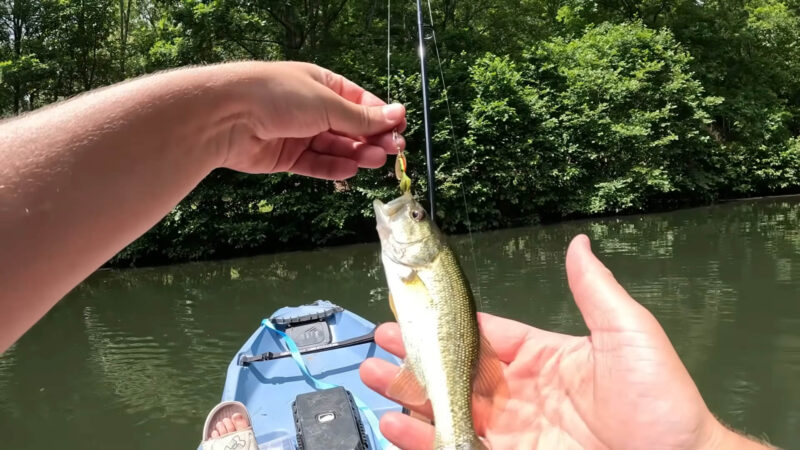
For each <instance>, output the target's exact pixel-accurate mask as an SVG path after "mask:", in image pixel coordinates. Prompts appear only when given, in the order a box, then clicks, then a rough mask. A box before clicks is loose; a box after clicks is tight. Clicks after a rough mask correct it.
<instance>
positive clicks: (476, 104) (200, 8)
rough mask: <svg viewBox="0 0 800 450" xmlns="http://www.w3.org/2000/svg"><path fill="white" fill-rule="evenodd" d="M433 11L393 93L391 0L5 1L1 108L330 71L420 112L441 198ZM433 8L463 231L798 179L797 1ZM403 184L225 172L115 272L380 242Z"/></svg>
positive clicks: (400, 36) (442, 109)
mask: <svg viewBox="0 0 800 450" xmlns="http://www.w3.org/2000/svg"><path fill="white" fill-rule="evenodd" d="M414 6H415V5H414V3H413V2H392V5H391V7H392V11H391V15H392V25H391V33H392V77H391V80H390V85H391V86H390V88H389V92H387V87H386V83H387V79H386V69H385V67H386V66H385V64H386V61H385V57H386V47H385V46H386V40H385V39H386V37H385V36H386V26H387V22H386V16H387V11H386V4H383V3H380V2H374V1H365V0H354V1H344V0H319V1H316V2H295V1H292V0H287V1H284V2H264V1H253V0H202V1H201V0H115V1H111V0H81V1H76V0H43V1H40V0H0V24H2V26H3V29H4V30H5V33H0V114H3V115H11V114H17V113H21V112H24V111H27V110H31V109H35V108H38V107H40V106H43V105H45V104H48V103H51V102H54V101H58V100H61V99H64V98H67V97H70V96H73V95H75V94H78V93H80V92H83V91H85V90H88V89H93V88H96V87H99V86H103V85H107V84H111V83H114V82H117V81H120V80H123V79H125V78H128V77H131V76H137V75H140V74H144V73H148V72H153V71H157V70H163V69H168V68H173V67H180V66H183V65H188V64H207V63H216V62H222V61H228V60H237V59H248V58H254V59H265V60H274V59H297V60H306V61H312V62H315V63H318V64H321V65H324V66H326V67H329V68H331V69H332V70H336V71H338V72H340V73H343V74H344V75H346V76H348V77H349V78H351V79H353V80H356V81H358V82H359V83H360V84H362V85H363V86H365V87H366V88H368V89H369V90H371V91H372V92H374V93H376V94H377V95H381V96H386V95H387V94H391V97H392V99H394V100H396V101H401V102H403V103H405V104H406V105H407V108H408V116H409V128H408V130H407V132H406V137H407V141H408V148H409V152H408V157H409V165H410V174H411V176H412V179H413V180H414V189H415V190H416V191H417V192H419V193H424V191H425V190H426V185H425V172H426V163H425V161H424V158H423V155H422V152H421V151H420V150H421V149H422V148H423V140H422V135H421V119H422V112H421V110H420V97H421V94H420V79H419V75H418V71H419V66H418V64H419V62H418V60H417V55H416V52H415V49H416V28H415V20H416V11H415V10H414ZM433 6H434V8H433V11H432V13H433V22H434V24H435V26H436V29H435V31H436V35H435V36H436V43H437V47H434V45H433V41H431V42H429V44H428V46H429V53H428V54H429V61H430V62H431V70H430V75H431V84H432V100H433V103H432V111H431V113H432V117H433V125H434V136H433V145H434V149H435V153H436V164H437V170H436V176H437V180H438V183H439V186H438V191H437V199H438V202H439V208H438V209H439V210H440V217H439V218H438V219H439V222H440V223H441V225H442V227H443V228H444V229H445V230H446V231H448V232H458V231H465V230H466V229H467V227H469V228H471V229H473V230H480V229H489V228H496V227H504V226H513V225H517V224H525V223H531V222H535V221H539V220H554V219H559V218H563V217H572V216H582V215H593V214H607V213H624V212H631V211H641V210H653V209H660V208H669V207H674V206H678V205H683V204H696V203H702V202H709V201H713V200H714V199H715V198H718V197H720V196H723V197H727V196H738V195H751V194H770V193H785V192H796V191H797V190H798V185H799V184H800V138H799V137H798V134H800V47H798V46H797V42H800V16H798V11H800V9H798V7H800V3H798V1H797V0H733V1H724V2H723V1H722V0H705V1H702V2H698V1H695V0H626V1H624V2H620V1H606V2H595V1H589V0H522V1H509V0H488V1H487V2H467V1H463V0H441V1H436V2H434V3H433ZM437 53H438V54H439V55H440V56H441V62H442V64H441V67H439V66H438V65H437V64H436V60H435V58H433V57H432V56H433V55H436V54H437ZM439 69H441V74H443V75H444V80H446V81H447V84H446V85H445V83H444V80H443V79H442V77H441V76H440V73H439ZM445 98H447V99H448V100H449V103H448V102H446V101H445ZM395 186H396V181H395V180H394V179H393V177H392V174H391V167H390V165H389V166H387V168H386V169H384V170H376V171H369V172H364V173H361V174H359V175H358V176H357V177H356V178H354V179H352V180H348V181H346V182H338V183H330V182H323V181H318V180H310V179H306V178H302V177H297V176H291V175H275V176H268V177H264V176H251V175H243V174H235V173H232V172H229V171H222V170H221V171H217V172H215V173H213V174H212V175H211V176H210V177H209V178H208V179H206V180H205V181H204V182H203V183H201V184H200V186H198V187H197V189H195V191H194V192H193V193H192V194H191V195H189V196H188V197H187V198H186V199H185V200H184V201H183V202H182V203H181V204H180V205H178V206H177V207H176V208H175V209H174V210H173V211H172V212H171V213H170V214H169V215H168V216H167V217H166V218H165V219H164V220H163V221H162V222H161V223H160V224H159V225H158V226H156V227H155V228H154V229H153V230H151V232H149V233H148V234H147V235H145V236H144V237H143V238H141V239H140V240H138V241H137V242H135V243H134V244H132V245H131V246H130V247H128V248H127V249H126V250H124V251H123V252H122V253H120V254H119V255H118V256H117V257H116V259H115V260H114V263H115V264H129V263H137V264H143V263H160V262H166V261H175V260H187V259H199V258H215V257H227V256H233V255H240V254H247V253H255V252H262V251H271V250H283V249H293V248H302V247H309V246H317V245H326V244H334V243H343V242H351V241H359V240H364V239H365V237H366V238H369V237H370V236H372V233H373V232H372V228H373V219H372V212H371V207H370V202H371V199H373V198H376V197H379V198H383V199H386V198H389V197H392V196H394V195H395V194H396V188H395Z"/></svg>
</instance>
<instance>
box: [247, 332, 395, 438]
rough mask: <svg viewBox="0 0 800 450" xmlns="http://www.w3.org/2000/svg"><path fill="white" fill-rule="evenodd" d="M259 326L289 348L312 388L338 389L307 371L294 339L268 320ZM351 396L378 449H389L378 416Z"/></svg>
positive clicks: (355, 397) (358, 399)
mask: <svg viewBox="0 0 800 450" xmlns="http://www.w3.org/2000/svg"><path fill="white" fill-rule="evenodd" d="M261 325H263V326H264V327H266V328H267V329H269V330H270V331H272V332H273V333H276V334H278V335H279V336H280V337H282V338H283V340H284V342H285V343H286V346H287V347H289V351H290V352H291V354H292V359H293V360H294V362H295V363H297V367H299V368H300V372H303V375H304V376H305V377H306V379H308V381H309V382H311V384H312V386H314V388H316V389H318V390H323V389H333V388H336V387H339V386H338V385H336V384H332V383H328V382H325V381H322V380H318V379H316V378H314V376H313V375H311V372H309V371H308V367H307V366H306V362H305V361H304V360H303V357H302V356H301V355H300V350H299V349H298V348H297V344H295V342H294V339H292V338H290V337H289V335H287V334H286V333H284V332H283V331H281V330H279V329H277V328H275V325H273V324H272V322H270V320H269V319H264V320H262V321H261ZM350 394H351V395H352V396H353V400H354V401H355V402H356V406H357V407H358V409H359V410H360V411H361V412H362V413H363V414H364V417H366V419H367V422H368V423H369V427H370V430H371V431H372V435H373V436H374V437H375V440H377V441H378V448H380V449H381V450H383V449H387V448H389V446H390V445H391V444H390V443H389V441H388V440H387V439H386V438H385V437H383V434H381V429H380V426H379V425H378V416H376V415H375V412H374V411H372V409H370V407H369V406H367V404H366V403H364V402H363V401H362V400H361V399H360V398H358V396H357V395H355V394H353V393H352V392H350Z"/></svg>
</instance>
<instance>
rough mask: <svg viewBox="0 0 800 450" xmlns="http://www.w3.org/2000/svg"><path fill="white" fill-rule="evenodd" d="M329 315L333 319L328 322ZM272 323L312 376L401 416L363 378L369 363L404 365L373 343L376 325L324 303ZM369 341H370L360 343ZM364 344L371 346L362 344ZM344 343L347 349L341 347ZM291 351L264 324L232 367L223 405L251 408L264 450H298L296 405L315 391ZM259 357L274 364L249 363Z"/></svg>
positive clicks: (379, 411)
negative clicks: (234, 402)
mask: <svg viewBox="0 0 800 450" xmlns="http://www.w3.org/2000/svg"><path fill="white" fill-rule="evenodd" d="M317 306H319V308H318V309H317V310H318V311H320V313H319V314H315V313H314V311H315V310H314V308H313V307H317ZM309 308H310V309H309ZM323 310H324V311H323ZM309 311H311V313H310V314H309ZM325 314H327V316H325V317H322V316H324V315H325ZM271 320H272V322H273V323H274V324H275V326H276V327H277V328H278V329H279V330H281V331H284V332H287V331H288V332H289V334H290V336H292V337H293V338H294V339H295V341H297V344H298V346H299V347H300V351H301V353H303V360H304V361H305V364H306V366H307V368H308V371H309V372H310V373H311V374H312V376H314V377H315V378H317V379H319V380H321V381H324V382H326V383H331V384H335V385H339V386H343V387H344V388H345V389H347V390H348V391H350V392H351V393H352V394H353V395H354V396H355V397H358V398H360V399H361V400H362V401H363V402H364V403H366V404H367V405H368V406H369V407H370V409H372V411H374V412H375V414H376V415H377V416H378V417H381V416H382V415H383V414H384V413H386V412H388V411H398V412H399V411H401V409H402V408H401V406H400V405H399V404H397V403H395V402H392V401H390V400H388V399H386V398H385V397H383V396H381V395H379V394H377V393H376V392H374V391H373V390H371V389H369V388H368V387H367V386H366V385H364V383H363V382H362V381H361V377H360V376H359V373H358V368H359V366H360V365H361V363H362V362H363V361H364V360H365V359H366V358H370V357H376V358H381V359H384V360H387V361H390V362H393V363H396V364H399V362H400V361H399V359H398V358H396V357H394V356H393V355H391V354H389V353H388V352H386V351H384V350H383V349H381V348H379V347H378V346H377V345H376V344H375V342H374V341H372V340H371V339H369V334H370V333H371V332H373V331H374V328H375V325H374V324H372V323H371V322H369V321H367V320H365V319H364V318H362V317H360V316H358V315H356V314H354V313H351V312H349V311H347V310H342V309H341V308H339V307H336V306H335V305H333V304H331V303H329V302H321V301H317V302H316V303H315V304H314V305H305V306H303V307H295V308H282V309H280V310H278V311H276V312H275V314H273V315H272V317H271ZM287 328H288V329H289V330H287ZM325 328H327V330H325ZM292 332H294V333H292ZM326 332H327V335H326ZM365 335H366V337H365V339H362V340H355V338H358V337H364V336H365ZM354 340H355V341H356V342H353V341H354ZM364 340H366V341H367V342H360V343H359V341H364ZM325 341H328V342H325ZM341 343H344V344H345V345H346V346H344V347H342V346H339V345H338V344H341ZM304 344H306V345H304ZM309 350H311V352H309ZM288 351H289V349H288V347H287V346H286V345H285V343H284V342H283V339H282V338H280V337H279V336H278V335H277V333H274V332H272V331H270V330H269V329H268V328H267V327H266V326H265V325H263V324H262V325H261V326H260V327H259V328H258V329H257V330H256V331H255V332H254V333H253V335H252V336H250V338H249V339H248V340H247V342H245V344H244V345H243V346H242V348H241V349H240V350H239V352H237V354H236V355H235V357H234V358H233V360H232V361H231V363H230V365H229V366H228V373H227V378H226V382H225V388H224V390H223V393H222V400H223V401H226V400H238V401H240V402H242V403H244V404H245V406H247V410H248V412H249V413H250V417H251V420H252V422H253V430H254V432H255V434H256V440H257V441H258V442H259V448H260V449H267V448H269V449H272V448H277V449H281V448H285V449H293V448H295V446H296V445H297V442H296V431H295V423H294V417H293V415H292V403H293V402H294V401H295V398H296V397H297V395H298V394H302V393H307V392H314V391H315V388H314V386H313V385H312V384H311V382H310V381H308V380H307V379H306V378H305V376H304V375H303V374H302V372H301V371H300V368H299V367H298V366H297V364H296V363H295V361H294V360H293V359H292V358H291V356H290V355H289V354H288ZM264 354H266V355H264ZM258 355H264V357H265V358H274V359H266V360H262V361H254V362H248V360H252V359H257V358H254V357H255V356H258ZM361 416H362V417H361V420H362V423H364V425H365V427H366V428H367V430H366V432H367V436H368V439H369V440H370V441H371V443H373V444H374V442H375V441H374V438H373V436H372V433H371V431H370V430H369V426H368V425H367V420H366V418H365V417H363V414H361ZM290 443H291V444H290ZM376 447H377V446H375V445H373V446H372V448H376Z"/></svg>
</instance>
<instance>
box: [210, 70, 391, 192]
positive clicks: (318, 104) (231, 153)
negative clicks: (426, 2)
mask: <svg viewBox="0 0 800 450" xmlns="http://www.w3.org/2000/svg"><path fill="white" fill-rule="evenodd" d="M232 66H233V67H232V71H233V74H232V78H233V79H235V80H236V82H235V83H232V85H233V88H234V89H235V90H236V94H234V95H239V96H240V97H242V98H244V99H245V101H246V104H247V108H246V111H247V112H246V113H244V114H240V117H238V118H237V119H236V120H235V121H234V124H233V126H232V127H231V131H230V135H229V137H228V140H227V142H226V143H225V145H226V149H225V152H224V154H225V158H224V161H223V162H222V163H221V165H222V166H223V167H228V168H230V169H234V170H238V171H242V172H248V173H272V172H293V173H297V174H301V175H308V176H312V177H316V178H324V179H332V180H340V179H345V178H349V177H351V176H353V175H355V174H356V172H357V171H358V168H359V167H365V168H377V167H381V166H382V165H383V164H384V163H385V162H386V155H387V154H389V153H397V149H398V146H399V147H400V148H404V147H405V141H404V140H403V138H402V136H400V135H397V140H395V139H394V136H393V130H395V129H396V130H397V131H398V132H402V131H404V130H405V126H406V121H405V108H403V106H402V105H399V104H392V105H386V103H385V102H383V101H382V100H380V99H379V98H378V97H376V96H375V95H373V94H371V93H369V92H367V91H366V90H364V89H363V88H361V87H359V86H358V85H356V84H355V83H353V82H352V81H350V80H347V79H346V78H344V77H342V76H341V75H338V74H335V73H333V72H331V71H329V70H327V69H323V68H321V67H318V66H316V65H313V64H306V63H296V62H279V63H253V62H251V63H241V64H235V65H232Z"/></svg>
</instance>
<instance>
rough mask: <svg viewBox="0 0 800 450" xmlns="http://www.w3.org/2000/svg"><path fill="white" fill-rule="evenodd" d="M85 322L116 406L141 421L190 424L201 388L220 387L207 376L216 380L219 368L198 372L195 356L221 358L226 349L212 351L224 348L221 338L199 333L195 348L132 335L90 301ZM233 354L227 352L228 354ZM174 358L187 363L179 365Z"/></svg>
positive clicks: (213, 389) (94, 357) (92, 358)
mask: <svg viewBox="0 0 800 450" xmlns="http://www.w3.org/2000/svg"><path fill="white" fill-rule="evenodd" d="M84 326H85V329H86V333H87V336H88V339H89V345H90V356H89V359H90V361H92V362H93V363H94V364H93V366H94V367H97V368H99V371H100V373H101V375H102V378H103V380H104V382H105V383H106V384H107V385H108V386H110V388H111V390H112V391H113V393H114V395H115V400H116V407H118V408H121V409H123V410H124V411H125V412H126V413H127V414H134V415H138V416H140V417H143V418H144V419H142V421H141V422H140V423H139V425H141V424H142V423H143V422H146V421H149V420H161V421H163V420H167V421H171V422H175V423H186V422H187V420H188V419H187V418H192V419H194V418H195V417H196V416H197V415H198V411H197V406H198V405H197V399H196V393H197V392H198V390H200V391H201V392H203V391H208V392H218V389H219V384H218V383H215V384H214V385H213V386H212V385H211V384H210V383H208V382H204V380H209V379H212V380H214V381H217V382H218V378H219V377H218V375H217V374H218V373H219V370H220V369H219V367H217V366H214V367H213V371H214V374H213V375H212V374H203V373H198V367H203V366H204V365H203V364H195V361H200V362H201V363H202V361H207V360H209V359H211V360H217V359H219V357H221V356H222V353H223V351H222V350H219V352H218V355H214V354H213V353H214V352H213V351H212V350H211V349H225V348H226V346H225V345H222V343H223V342H225V341H224V340H223V339H219V338H206V337H201V338H199V339H198V340H199V342H198V343H197V344H196V347H195V346H189V347H188V348H184V347H181V348H180V349H176V348H175V346H174V344H173V345H171V344H170V343H169V342H164V341H163V340H159V339H157V338H156V337H154V336H134V335H131V334H129V333H126V332H123V331H119V330H113V329H111V328H109V327H108V326H107V325H106V324H104V323H103V322H102V320H101V319H100V317H99V315H98V314H96V312H95V311H94V308H93V307H91V306H87V307H85V308H84ZM215 356H217V358H215ZM195 357H199V359H194V358H195ZM229 358H230V354H229V353H226V354H225V359H229ZM176 360H179V361H184V362H185V364H180V363H177V364H176ZM223 367H224V366H223ZM207 370H208V369H207ZM201 371H202V370H201ZM204 375H209V376H204ZM215 375H217V376H215Z"/></svg>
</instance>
